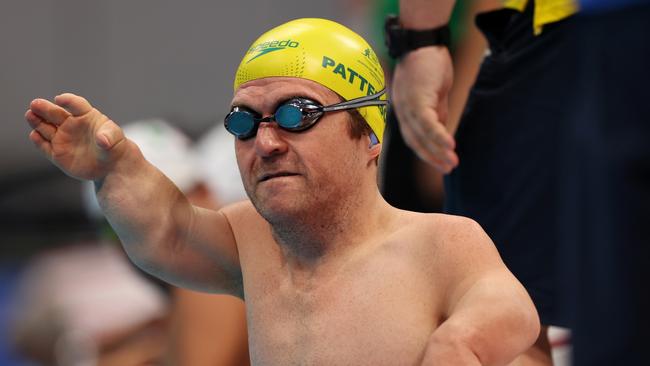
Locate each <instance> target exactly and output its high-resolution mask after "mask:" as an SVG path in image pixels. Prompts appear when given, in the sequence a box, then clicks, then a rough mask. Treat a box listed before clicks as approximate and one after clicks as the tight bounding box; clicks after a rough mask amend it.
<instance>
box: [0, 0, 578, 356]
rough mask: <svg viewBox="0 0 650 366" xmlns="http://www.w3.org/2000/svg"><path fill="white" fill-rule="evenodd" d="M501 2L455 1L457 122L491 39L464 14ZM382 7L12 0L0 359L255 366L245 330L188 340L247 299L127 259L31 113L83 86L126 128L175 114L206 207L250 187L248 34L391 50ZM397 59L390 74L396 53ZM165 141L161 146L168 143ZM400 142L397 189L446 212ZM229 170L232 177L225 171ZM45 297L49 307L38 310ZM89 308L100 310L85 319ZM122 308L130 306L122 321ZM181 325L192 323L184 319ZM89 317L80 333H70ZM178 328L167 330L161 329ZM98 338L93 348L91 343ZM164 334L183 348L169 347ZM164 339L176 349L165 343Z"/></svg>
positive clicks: (6, 46) (1, 64) (390, 8)
mask: <svg viewBox="0 0 650 366" xmlns="http://www.w3.org/2000/svg"><path fill="white" fill-rule="evenodd" d="M497 2H498V0H475V1H472V0H467V1H458V9H457V10H456V13H455V18H456V20H455V24H457V26H456V28H455V29H453V30H452V31H453V32H454V33H453V34H452V37H453V40H454V42H455V45H454V49H453V51H454V54H455V55H456V60H459V61H462V62H464V63H463V64H462V65H461V64H457V65H456V70H457V74H456V83H457V86H456V91H455V92H453V93H452V101H451V103H452V107H451V110H450V115H451V119H452V123H455V121H454V120H456V119H458V118H459V116H460V113H461V110H462V107H463V105H464V101H465V98H466V95H467V90H468V88H469V86H470V85H471V83H472V82H473V80H474V77H475V73H476V69H477V67H478V65H479V63H480V60H481V57H482V55H483V53H484V51H485V44H484V41H483V40H482V39H481V38H482V37H481V36H479V34H478V32H477V31H476V29H475V28H474V27H472V26H471V25H472V22H471V21H468V19H471V18H472V14H474V13H476V12H477V11H480V10H485V9H488V8H490V7H491V6H494V4H495V3H497ZM386 12H397V5H396V1H390V0H376V1H375V0H334V1H298V0H275V1H272V2H270V1H260V0H239V1H228V2H209V1H197V0H187V1H183V2H179V1H161V0H156V1H154V0H139V1H126V0H113V1H110V2H109V1H107V2H89V1H82V0H56V1H55V0H23V1H4V2H1V3H0V121H1V123H0V244H1V245H0V251H1V252H0V366H25V365H89V366H90V365H103V366H110V365H120V366H131V365H140V364H147V365H152V364H160V363H161V359H166V360H167V361H165V364H178V365H192V366H197V365H203V364H205V365H245V364H247V360H245V359H242V358H238V357H240V356H241V355H244V356H245V355H246V351H247V350H246V348H245V331H244V333H243V335H242V334H239V333H238V334H237V337H240V338H236V337H234V336H233V337H231V338H232V339H223V340H221V341H222V343H221V344H223V348H225V349H228V350H235V351H233V352H230V353H231V354H229V355H217V354H215V353H214V352H213V351H210V354H201V352H200V351H197V350H196V349H193V348H192V347H200V346H202V343H200V341H201V340H200V339H199V340H197V339H196V337H195V338H192V334H198V335H200V336H201V337H203V340H204V342H203V343H205V339H206V338H208V339H214V338H211V337H216V336H217V335H215V334H210V332H211V331H212V330H213V329H217V328H220V329H226V328H228V327H231V329H233V334H234V333H237V330H238V329H239V330H241V329H244V330H245V323H244V322H243V318H242V319H241V321H239V323H237V324H223V323H219V321H220V320H219V319H210V318H209V317H210V315H211V314H212V315H213V314H214V311H213V309H214V308H215V307H216V306H222V307H223V309H226V310H224V313H227V312H228V314H239V315H240V316H242V317H243V315H242V314H243V307H242V306H241V304H238V303H233V302H232V301H231V300H228V301H226V302H224V301H223V299H214V298H211V299H208V298H205V297H202V295H199V294H190V293H186V292H183V291H180V290H178V289H170V288H169V287H168V286H166V285H164V284H160V283H157V282H156V281H154V280H152V279H150V278H146V277H145V276H143V275H142V274H141V273H139V272H138V271H137V269H135V268H133V266H132V265H131V264H130V262H128V261H126V260H124V258H123V257H120V256H121V255H122V253H118V252H116V251H115V250H114V249H119V246H118V245H117V244H116V242H115V238H114V237H112V236H111V233H110V230H107V228H106V226H105V224H104V223H102V222H98V221H97V217H93V214H92V212H90V213H89V207H88V202H87V197H86V199H84V198H83V194H82V192H84V190H86V191H87V187H86V188H84V187H83V185H82V184H81V183H80V182H78V181H76V180H74V179H71V178H69V177H67V176H65V175H64V174H63V173H61V172H60V171H59V170H58V169H57V168H55V167H54V166H53V165H52V164H50V163H49V162H48V161H47V160H46V159H45V158H43V156H42V155H41V154H40V153H39V151H38V150H37V149H36V148H35V147H34V146H32V144H31V142H30V141H29V139H28V137H27V136H28V133H29V131H30V128H29V126H28V125H27V123H26V122H25V121H24V119H23V115H24V113H25V111H26V110H27V107H28V104H29V103H30V101H31V100H32V99H34V98H37V97H41V98H46V99H50V100H51V99H52V98H53V97H54V96H56V95H57V94H60V93H62V92H72V93H75V94H79V95H83V96H85V97H86V98H87V99H88V100H89V101H90V102H91V103H92V104H93V105H94V106H96V107H97V108H98V109H99V110H101V111H102V112H104V113H105V114H107V115H108V116H109V117H110V118H111V119H113V120H114V121H116V122H117V123H118V124H120V125H123V126H124V125H127V124H129V123H130V122H132V121H142V120H149V119H151V118H156V119H158V120H162V121H167V122H169V124H170V125H171V126H173V128H175V129H178V131H177V132H170V134H173V135H174V137H173V139H174V141H181V145H183V146H181V147H182V149H186V148H187V149H193V147H192V145H196V146H197V149H196V151H194V152H193V153H192V154H194V155H200V156H199V157H198V158H197V160H198V162H196V166H194V167H193V168H192V169H194V173H193V174H195V175H197V177H196V182H193V183H197V182H200V183H203V184H205V187H201V189H198V188H197V187H199V186H198V185H197V186H192V187H188V190H190V189H191V190H192V192H194V193H195V194H198V195H199V197H200V198H199V199H198V200H199V201H201V202H204V201H203V199H204V198H205V196H201V193H202V192H203V191H202V189H207V190H208V191H210V192H209V193H211V195H212V197H211V201H210V203H206V204H205V206H208V207H214V206H219V205H221V204H226V203H228V202H231V201H233V200H236V199H240V198H242V197H243V196H242V195H241V192H239V191H238V190H237V187H233V186H234V185H236V184H238V183H233V177H235V180H237V175H238V174H237V172H236V167H235V166H233V165H232V163H234V160H233V158H232V157H230V155H228V151H229V150H228V149H232V147H231V146H230V145H228V144H232V138H230V137H229V136H226V137H225V138H224V137H223V136H222V135H221V132H223V131H222V129H221V127H220V126H221V124H222V120H223V117H224V116H225V114H226V113H227V111H228V105H229V103H230V99H231V97H232V83H233V77H234V73H235V70H236V68H237V66H238V64H239V61H240V59H241V57H242V56H243V54H244V52H245V51H246V50H247V48H248V47H249V46H250V44H251V43H252V42H253V40H254V39H255V38H257V37H258V36H259V35H260V34H261V33H262V32H264V31H266V30H268V29H270V28H272V27H273V26H276V25H279V24H281V23H284V22H286V21H288V20H291V19H295V18H302V17H322V18H328V19H332V20H335V21H338V22H340V23H342V24H344V25H346V26H348V27H350V28H351V29H353V30H354V31H356V32H357V33H359V34H361V35H362V36H364V37H365V38H366V39H367V40H368V41H369V42H370V43H371V45H373V46H374V47H375V50H376V51H377V53H378V54H379V56H380V57H384V58H385V55H386V52H385V48H384V46H383V35H382V25H383V19H384V14H385V13H386ZM458 24H460V25H458ZM465 41H466V42H465ZM386 66H387V67H386V71H387V73H389V72H390V65H388V63H387V65H386ZM387 78H388V75H387ZM156 123H158V122H156ZM157 128H158V129H160V128H159V127H157ZM166 128H167V127H164V128H163V129H166ZM389 129H390V127H389ZM393 133H396V132H395V131H393ZM176 134H178V136H180V135H183V136H184V137H178V136H176ZM185 138H187V142H185V140H184V139H185ZM179 139H180V140H179ZM165 141H166V143H167V142H168V140H165ZM185 145H187V146H185ZM387 145H388V143H387ZM155 149H158V151H161V150H165V146H157V147H155V148H154V150H155ZM391 149H392V150H389V152H390V155H389V156H390V157H389V158H386V157H384V161H383V162H382V165H383V166H386V167H390V166H391V164H393V165H394V166H396V167H397V168H396V169H393V170H390V169H388V170H390V171H389V172H388V173H387V174H385V176H384V177H383V179H384V181H383V184H384V187H387V191H389V193H386V192H385V194H386V197H387V200H389V202H391V203H392V204H394V205H396V206H399V207H406V208H410V209H414V210H419V211H437V210H439V209H440V205H441V200H442V184H441V179H440V178H441V177H440V176H439V175H438V174H437V173H435V172H433V170H432V169H430V168H429V167H428V166H427V165H426V164H424V163H422V162H419V161H418V160H417V159H415V158H414V156H413V154H412V153H411V152H410V151H409V150H408V149H407V148H406V147H405V146H404V145H403V144H401V146H397V147H394V146H392V147H391ZM153 154H155V152H153ZM179 154H180V153H179ZM183 154H185V152H183ZM384 155H386V154H384ZM145 156H147V154H145ZM224 156H225V157H227V158H223V157H224ZM147 158H148V159H150V158H149V157H147ZM192 159H194V158H192ZM211 159H213V160H211ZM391 159H392V160H391ZM189 160H190V158H187V161H189ZM227 161H230V162H231V164H230V165H228V163H227ZM170 164H171V163H170ZM189 165H191V164H190V163H188V166H189ZM208 165H210V167H211V168H208V167H207V166H208ZM159 168H161V170H163V171H164V172H165V173H166V174H168V172H167V171H165V169H163V167H160V166H159ZM176 168H178V167H176ZM170 169H174V167H171V168H170ZM215 169H216V170H217V171H218V174H214V172H215ZM197 171H202V173H201V174H197V173H196V172H197ZM168 175H170V174H168ZM405 176H408V177H410V179H409V180H405V179H404V178H405ZM224 177H228V179H230V181H228V182H223V181H219V182H217V180H224V179H225V178H224ZM406 181H408V183H405V182H406ZM392 182H396V183H395V184H398V185H397V186H392V185H391V184H393V183H392ZM424 182H430V184H424ZM177 184H178V182H177ZM404 184H410V186H409V187H407V188H405V187H404V186H403V185H404ZM188 192H189V191H186V193H188ZM197 192H198V193H197ZM390 192H392V194H391V193H390ZM413 192H415V193H416V194H415V195H412V194H410V195H408V197H406V196H403V195H402V194H404V193H413ZM197 202H198V201H197ZM91 211H92V209H91ZM107 243H108V244H107ZM118 257H119V258H118ZM93 273H94V274H95V275H94V276H93V275H90V274H93ZM118 278H119V280H116V279H118ZM82 279H83V280H82ZM109 279H113V280H114V281H112V282H111V281H109ZM120 281H122V282H120ZM145 287H146V288H145ZM93 288H98V289H100V291H93ZM79 294H84V296H86V297H84V298H83V299H82V298H81V297H80V298H79V299H77V300H78V301H80V302H81V303H84V305H85V306H86V307H83V308H82V307H79V303H74V304H73V301H72V299H75V298H76V296H77V295H79ZM107 294H108V295H107ZM109 295H110V296H109ZM61 299H70V301H62V300H61ZM34 304H37V305H39V306H40V307H39V306H37V307H34V308H33V306H35V305H34ZM125 304H126V307H125ZM41 305H42V306H41ZM45 305H47V306H45ZM88 307H90V309H91V310H90V311H89V312H90V313H93V312H94V313H96V314H97V315H98V316H95V317H92V316H90V315H84V314H87V312H88ZM17 308H18V309H17ZM100 309H101V311H100ZM134 309H137V310H138V311H135V310H134ZM20 310H22V312H21V311H20ZM203 311H205V312H203ZM35 314H36V315H38V316H35ZM125 314H130V315H131V316H132V318H130V319H125V317H126V315H125ZM133 314H138V315H139V317H137V318H135V317H134V315H133ZM84 316H86V317H84ZM98 317H99V318H103V320H104V321H103V322H102V321H100V320H102V319H97V318H98ZM117 318H120V319H122V320H124V321H123V322H122V323H124V324H123V326H122V329H119V330H115V329H113V328H115V326H116V323H119V322H115V321H112V320H114V319H117ZM230 318H233V319H235V318H237V317H236V316H231V317H230ZM179 319H182V321H179ZM106 320H108V321H106ZM109 323H112V324H109ZM181 323H183V324H186V327H185V328H186V329H183V328H179V327H180V325H179V324H181ZM205 323H210V324H213V326H212V328H210V329H207V327H206V329H203V330H197V329H198V328H193V327H197V326H201V325H204V326H205ZM217 324H218V325H217ZM71 327H72V328H71ZM75 327H76V328H75ZM84 327H85V328H84ZM82 328H83V329H85V330H84V332H85V333H83V334H81V333H79V332H77V331H74V332H71V331H70V330H69V329H82ZM109 328H111V329H109ZM16 329H18V331H16ZM169 329H171V330H172V333H174V335H172V337H171V338H172V339H171V340H164V339H160V335H161V334H167V333H166V332H167V331H168V330H169ZM553 331H554V332H556V331H560V330H555V329H554V330H553ZM560 332H561V331H560ZM16 333H17V334H18V336H19V337H18V338H20V337H22V338H21V339H19V340H18V341H19V343H20V342H22V347H23V353H25V352H26V353H31V355H32V357H30V358H31V359H30V360H27V359H26V358H25V357H24V356H21V355H19V354H17V353H16V352H15V350H14V349H13V348H14V347H13V346H11V344H12V343H15V342H16V341H17V340H16V337H17V336H16ZM91 336H92V337H91ZM93 337H94V338H93ZM241 337H243V338H241ZM556 338H557V339H559V341H558V350H559V352H566V347H565V346H566V344H563V343H562V339H565V333H560V334H559V335H558V336H557V337H556ZM241 339H243V341H242V340H241ZM92 342H94V343H96V344H93V345H89V344H88V343H92ZM168 342H171V343H172V346H165V345H166V344H167V345H169V344H170V343H168ZM242 343H243V344H242ZM127 344H128V345H133V347H131V348H130V346H126V347H125V345H127ZM206 347H212V346H211V345H210V344H208V345H207V346H206ZM238 347H239V348H238ZM242 347H243V348H242ZM240 348H241V349H240ZM164 349H171V350H172V351H173V352H174V354H173V355H171V356H169V355H165V354H164V353H165V351H164ZM100 354H101V355H103V356H105V357H99V355H100ZM187 355H194V356H193V357H195V358H191V357H190V358H188V357H189V356H187ZM561 356H562V357H566V356H565V355H561ZM161 357H162V358H161ZM228 357H230V358H228ZM244 358H245V357H244ZM217 359H220V360H221V361H217Z"/></svg>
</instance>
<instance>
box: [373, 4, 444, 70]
mask: <svg viewBox="0 0 650 366" xmlns="http://www.w3.org/2000/svg"><path fill="white" fill-rule="evenodd" d="M384 37H385V42H386V46H387V47H388V53H389V54H390V56H391V57H392V58H395V59H399V58H401V57H403V56H404V55H406V54H407V53H409V52H411V51H414V50H417V49H419V48H422V47H429V46H440V47H449V43H450V34H449V27H448V26H447V25H446V24H445V25H442V26H439V27H436V28H431V29H409V28H406V27H404V26H403V25H402V24H401V22H400V19H399V18H398V17H397V16H395V15H389V16H388V17H387V18H386V22H385V25H384Z"/></svg>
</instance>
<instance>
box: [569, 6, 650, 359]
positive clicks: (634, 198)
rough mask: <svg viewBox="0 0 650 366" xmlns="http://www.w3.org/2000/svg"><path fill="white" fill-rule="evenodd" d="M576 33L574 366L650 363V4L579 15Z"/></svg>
mask: <svg viewBox="0 0 650 366" xmlns="http://www.w3.org/2000/svg"><path fill="white" fill-rule="evenodd" d="M568 31H569V32H570V34H571V36H570V38H569V39H568V40H567V42H566V43H565V44H564V45H563V46H564V48H563V49H562V50H561V51H562V53H563V55H564V58H565V59H567V60H571V62H568V63H567V64H566V66H565V71H566V75H568V76H571V80H567V83H566V84H565V85H564V86H563V87H564V88H567V89H568V91H569V92H570V95H571V100H570V101H571V103H570V104H569V108H568V109H567V111H566V119H565V120H564V121H563V123H562V125H561V130H560V135H559V136H560V145H559V147H560V155H559V157H560V159H558V161H557V162H558V166H559V167H560V178H561V185H560V187H561V188H562V190H561V192H560V202H561V205H560V207H559V211H558V219H559V222H560V223H561V227H560V242H559V248H560V252H559V253H560V258H561V259H562V265H561V266H560V268H561V270H562V272H561V274H562V276H563V278H565V280H566V281H565V282H564V287H562V290H563V294H564V296H562V298H563V299H565V303H564V306H563V307H564V308H566V309H570V310H571V314H570V315H571V319H572V322H571V324H570V325H571V328H572V330H573V337H572V338H573V356H574V365H576V366H582V365H589V366H598V365H648V364H650V361H648V355H647V351H646V348H645V347H646V346H647V341H646V333H647V330H648V329H650V285H648V280H650V114H649V113H648V109H647V108H648V103H649V102H650V89H649V87H650V71H649V70H648V65H650V6H649V5H643V6H635V7H625V8H620V9H619V10H614V11H608V12H598V13H585V14H580V15H578V16H576V17H575V21H574V22H573V23H572V24H571V25H570V28H569V29H568Z"/></svg>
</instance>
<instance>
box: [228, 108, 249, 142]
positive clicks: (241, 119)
mask: <svg viewBox="0 0 650 366" xmlns="http://www.w3.org/2000/svg"><path fill="white" fill-rule="evenodd" d="M227 122H228V125H227V128H228V130H229V131H230V132H231V133H233V134H234V135H235V136H245V135H248V134H249V133H251V131H252V130H253V128H254V127H255V120H254V117H253V115H252V114H251V113H249V112H245V111H235V112H232V113H230V115H229V116H228V118H227Z"/></svg>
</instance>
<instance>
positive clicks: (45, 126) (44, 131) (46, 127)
mask: <svg viewBox="0 0 650 366" xmlns="http://www.w3.org/2000/svg"><path fill="white" fill-rule="evenodd" d="M25 120H26V121H27V122H28V123H29V125H30V126H31V127H32V128H33V129H34V130H36V131H38V133H39V134H40V135H41V137H43V138H45V140H47V141H52V138H54V134H55V133H56V126H54V125H52V124H49V123H47V122H45V121H44V120H43V119H42V118H40V117H39V116H37V115H36V114H35V113H34V112H32V110H28V111H27V112H26V113H25Z"/></svg>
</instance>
